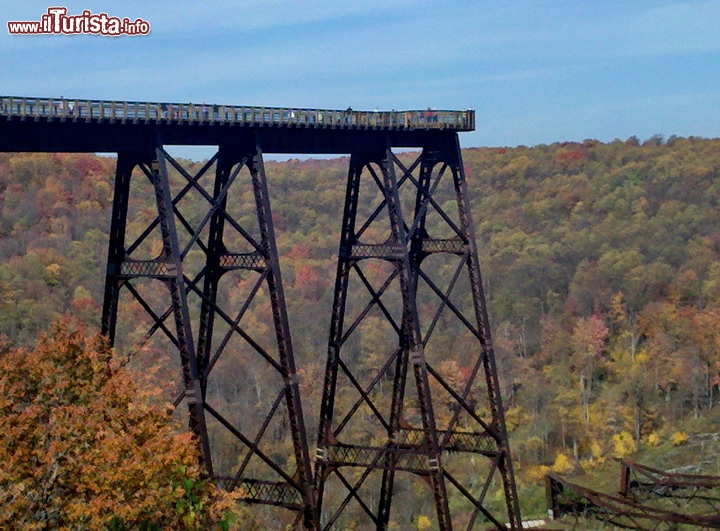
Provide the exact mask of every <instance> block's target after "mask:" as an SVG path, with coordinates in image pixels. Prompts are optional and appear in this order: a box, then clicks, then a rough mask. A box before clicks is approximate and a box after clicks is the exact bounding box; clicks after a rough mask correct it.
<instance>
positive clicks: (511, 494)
mask: <svg viewBox="0 0 720 531" xmlns="http://www.w3.org/2000/svg"><path fill="white" fill-rule="evenodd" d="M438 166H439V167H440V168H441V169H440V170H439V171H438V172H436V173H435V174H434V173H433V170H434V169H435V168H436V167H438ZM448 168H449V169H450V171H451V173H452V179H453V186H454V191H455V197H456V202H457V217H458V221H459V225H458V226H455V224H454V222H453V220H452V219H450V218H449V216H448V215H447V214H446V213H445V212H444V211H443V209H442V207H441V206H440V205H439V204H437V203H435V202H434V200H433V193H434V192H435V190H436V189H437V187H438V185H439V184H440V180H441V179H442V174H443V172H444V171H445V170H446V169H448ZM431 177H435V178H436V183H435V184H433V183H432V181H431ZM433 186H434V187H435V188H433ZM417 188H418V192H417V201H416V211H415V220H414V225H415V226H416V227H417V229H416V231H415V235H414V236H413V253H412V256H413V262H414V267H415V271H416V272H417V273H416V274H423V273H422V270H421V263H422V261H423V260H424V258H425V257H427V256H429V255H430V254H432V253H434V252H445V253H455V254H458V255H460V253H457V252H456V250H455V249H454V247H455V244H454V242H453V241H452V240H453V239H459V240H461V241H462V242H463V243H464V246H465V249H464V251H463V253H462V254H463V255H464V259H465V269H466V271H467V275H468V278H469V284H470V290H471V294H472V306H473V314H474V315H472V316H465V317H467V318H473V317H474V323H473V324H474V325H475V326H476V328H475V330H476V331H477V344H478V347H479V349H480V352H479V356H478V358H479V361H480V362H481V363H482V367H483V372H484V376H485V386H486V389H487V395H488V396H487V404H488V407H489V410H490V411H489V413H490V419H491V421H490V424H489V426H486V429H487V432H488V434H489V435H491V437H492V440H494V441H495V444H494V446H495V449H494V451H493V454H494V457H493V459H495V460H496V461H495V462H496V463H497V467H498V470H499V471H500V476H501V480H502V482H503V489H504V492H505V504H506V507H507V520H508V522H507V524H508V525H509V527H510V528H511V529H521V516H520V506H519V502H518V497H517V490H516V486H515V479H514V473H513V469H512V461H511V457H510V447H509V443H508V435H507V430H506V427H505V415H504V410H503V406H502V395H501V392H500V383H499V381H498V373H497V366H496V363H495V353H494V350H493V344H492V336H491V331H490V324H489V318H488V313H487V304H486V301H485V293H484V289H483V285H482V277H481V272H480V262H479V259H478V251H477V243H476V239H475V226H474V223H473V221H472V216H471V211H470V200H469V194H468V187H467V180H466V178H465V169H464V166H463V164H462V154H461V150H460V144H459V139H458V138H457V135H455V142H454V145H449V146H447V147H445V148H444V149H438V150H430V149H425V150H423V153H422V155H421V178H420V181H419V183H418V186H417ZM431 204H432V207H433V208H435V209H436V211H437V212H438V213H439V214H440V215H441V216H444V217H445V218H446V223H447V225H448V227H449V228H450V229H451V230H452V231H453V232H454V234H453V236H454V238H451V239H449V240H446V241H445V242H442V241H439V240H437V239H433V238H431V237H430V236H429V235H428V232H427V230H426V226H425V221H426V214H427V212H428V207H429V206H430V205H431ZM461 256H462V255H461ZM425 278H427V276H426V277H425ZM428 281H429V279H428ZM441 299H442V303H443V304H444V305H448V304H452V302H451V300H450V298H449V297H448V296H445V297H441ZM438 379H439V380H441V378H440V376H439V375H438ZM466 389H469V386H468V387H467V388H466ZM466 400H467V392H466V393H464V394H463V395H462V396H458V397H457V401H458V404H457V406H458V407H457V408H456V415H455V416H454V419H453V421H454V422H455V421H456V420H457V413H458V412H460V411H461V410H462V409H463V408H464V407H466V404H465V401H466ZM467 405H469V404H467ZM451 436H452V435H451V434H448V437H446V440H449V439H450V437H451ZM459 449H460V450H461V451H462V450H464V451H472V450H471V449H470V448H459ZM478 508H480V507H478Z"/></svg>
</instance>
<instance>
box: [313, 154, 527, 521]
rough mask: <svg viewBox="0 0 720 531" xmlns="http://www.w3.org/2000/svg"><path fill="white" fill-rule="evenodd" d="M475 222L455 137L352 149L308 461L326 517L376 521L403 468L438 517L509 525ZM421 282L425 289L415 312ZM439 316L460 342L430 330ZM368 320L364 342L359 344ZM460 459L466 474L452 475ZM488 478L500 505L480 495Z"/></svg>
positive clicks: (510, 490) (388, 506)
mask: <svg viewBox="0 0 720 531" xmlns="http://www.w3.org/2000/svg"><path fill="white" fill-rule="evenodd" d="M369 197H371V198H374V197H377V198H378V199H377V203H375V204H373V203H372V202H370V207H369V208H368V202H367V199H368V198H369ZM363 199H365V200H366V201H365V208H362V207H361V205H362V204H363V201H362V200H363ZM403 209H406V210H403ZM473 231H474V229H473V224H472V220H471V217H470V213H469V202H468V197H467V185H466V182H465V176H464V172H463V168H462V164H461V159H460V151H459V146H457V144H456V145H455V146H454V149H447V150H443V151H435V150H432V149H425V150H423V152H422V153H421V154H420V155H419V156H418V157H416V158H415V159H414V160H407V161H403V160H401V159H400V158H399V157H398V156H396V155H394V154H393V153H392V152H391V151H390V150H387V151H384V152H378V153H372V154H353V156H352V157H351V160H350V168H349V171H348V180H347V188H346V199H345V211H344V215H343V221H342V230H341V242H340V249H339V252H338V268H337V275H336V283H335V294H334V302H333V310H332V316H331V319H332V322H331V327H330V341H329V345H328V361H327V367H326V373H325V383H324V389H323V401H322V407H321V411H320V426H319V432H318V447H317V454H316V463H315V482H316V485H317V489H318V493H319V499H318V503H319V505H320V508H321V512H322V514H323V516H324V519H323V522H322V524H323V529H328V530H329V529H335V528H336V527H340V528H342V527H343V525H344V524H345V523H346V522H347V520H344V519H343V518H344V517H345V516H346V514H348V513H349V514H354V515H357V514H359V515H360V516H355V518H358V519H359V521H360V522H361V525H362V526H364V527H366V528H376V529H386V528H387V526H388V525H389V522H390V520H391V515H392V507H393V502H394V501H396V500H397V498H398V490H397V483H398V481H399V479H400V478H401V477H402V476H403V475H405V474H408V473H409V474H411V475H412V476H414V477H417V478H422V479H423V482H424V483H426V488H427V492H428V495H427V496H426V497H425V498H422V497H419V496H418V497H416V499H417V500H418V501H416V502H415V503H416V504H424V503H427V510H430V508H431V507H434V512H435V518H436V522H437V526H438V528H439V529H443V530H449V529H478V528H479V526H482V528H487V526H488V525H493V526H494V528H495V529H506V528H511V529H520V526H521V524H520V514H519V507H518V500H517V493H516V488H515V483H514V477H513V472H512V466H511V462H510V453H509V448H508V444H507V434H506V431H505V422H504V417H503V410H502V404H501V399H500V393H499V385H498V381H497V371H496V368H495V364H494V363H495V361H494V353H493V350H492V341H491V337H490V330H489V326H488V320H487V314H486V308H485V301H484V295H483V290H482V282H481V279H480V269H479V266H478V257H477V249H476V247H475V237H474V233H473ZM440 234H442V235H443V236H444V237H442V238H441V237H439V235H440ZM373 240H374V241H373ZM440 264H443V265H444V266H445V267H444V269H445V272H446V275H445V276H444V277H443V276H442V275H438V273H439V271H438V266H439V265H440ZM419 292H422V293H423V294H424V297H425V299H424V300H426V301H427V300H428V299H429V300H433V301H434V303H433V304H428V303H427V302H426V303H425V306H424V307H423V309H422V310H423V311H422V312H421V311H420V309H419V307H418V303H417V296H418V293H419ZM358 301H365V302H363V303H359V302H358ZM444 320H452V321H454V322H455V326H456V328H455V329H454V330H455V332H456V333H458V334H461V333H463V332H464V333H465V334H466V336H467V337H466V340H467V343H466V346H467V348H468V350H467V351H465V352H458V351H452V350H451V349H449V348H448V347H447V345H444V344H441V343H440V344H439V343H437V342H436V340H435V334H436V333H437V334H440V333H442V331H439V330H440V329H441V325H440V323H441V322H443V321H444ZM370 329H372V330H373V331H374V333H375V334H376V339H375V342H373V344H372V345H368V347H367V348H365V349H363V348H362V346H361V351H360V353H358V352H357V346H356V345H357V343H356V341H357V340H358V339H357V337H358V336H360V339H359V341H360V342H361V345H362V342H363V340H365V341H367V339H366V337H367V335H368V334H369V333H370ZM363 331H365V335H363V334H362V332H363ZM445 333H447V330H445ZM371 335H372V334H371ZM367 356H372V357H373V360H374V361H373V362H372V363H370V364H368V360H367ZM453 364H455V365H453ZM452 367H464V368H466V370H467V377H466V379H465V380H464V381H461V382H458V381H457V373H453V372H452V371H451V370H448V369H449V368H452ZM453 378H455V380H453ZM369 434H372V435H373V436H372V437H369V436H368V435H369ZM476 460H477V461H476ZM480 461H482V463H480ZM468 470H474V473H473V474H474V477H473V480H472V483H473V485H468V484H464V482H463V481H464V480H463V481H461V480H460V479H458V478H459V477H465V476H464V473H466V472H467V471H468ZM404 481H406V480H404ZM493 482H499V483H500V484H501V485H502V488H503V492H504V508H503V509H502V510H501V511H498V510H497V509H496V508H494V509H491V508H490V504H489V503H488V500H487V499H486V496H487V494H488V489H489V488H490V485H491V484H492V483H493ZM449 491H452V492H453V494H454V496H455V498H456V499H461V500H462V502H463V503H464V504H465V506H466V507H467V509H466V512H465V514H466V517H465V519H463V518H461V517H460V516H459V515H458V514H456V513H459V512H461V511H460V509H459V508H458V507H455V508H454V509H451V507H450V506H449V504H448V498H449V495H448V492H449ZM338 492H342V493H343V494H342V496H338V495H337V493H338ZM420 500H426V501H420ZM457 505H461V504H457ZM353 509H355V511H356V512H354V513H353V512H352V511H353ZM467 515H469V516H467ZM506 525H507V526H508V527H506Z"/></svg>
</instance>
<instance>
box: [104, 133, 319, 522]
mask: <svg viewBox="0 0 720 531" xmlns="http://www.w3.org/2000/svg"><path fill="white" fill-rule="evenodd" d="M169 167H170V168H172V172H171V171H169ZM213 167H214V168H215V171H214V180H213V179H212V176H213V171H212V169H213ZM135 170H139V171H135ZM143 175H144V177H146V178H147V182H149V185H150V188H151V190H152V193H147V191H146V190H144V189H143V186H142V185H143V182H142V181H143V180H142V179H140V181H141V182H138V178H141V177H142V176H143ZM208 180H212V183H211V186H208V187H207V188H206V187H205V182H206V181H208ZM132 185H135V186H134V187H133V186H132ZM146 186H147V184H146ZM243 186H244V187H245V189H246V190H247V189H248V188H249V190H251V193H252V196H253V198H254V204H253V205H252V207H253V210H252V211H250V212H247V211H244V210H243V209H242V208H241V206H240V205H238V204H237V201H233V198H237V197H240V196H241V195H242V192H241V191H239V190H237V189H238V188H240V187H243ZM231 189H232V192H233V193H232V194H230V191H231ZM172 190H174V193H173V191H172ZM208 190H210V191H208ZM148 197H154V198H155V201H154V202H148V201H147V199H146V198H148ZM144 198H145V199H144ZM135 203H137V205H135ZM240 218H243V219H244V222H243V223H240V222H239V219H240ZM248 218H250V221H247V219H248ZM130 226H132V230H129V227H130ZM130 233H132V234H130ZM157 281H159V282H157ZM221 284H223V285H224V288H225V289H224V290H219V286H220V285H221ZM158 285H161V286H162V285H164V286H165V289H159V290H158V289H157V286H158ZM125 292H126V293H128V294H129V295H130V300H131V303H132V304H131V305H130V306H133V305H134V307H135V308H136V309H139V310H140V311H141V312H144V314H145V315H146V317H147V318H149V319H148V320H149V330H148V332H147V333H146V334H145V336H144V339H143V341H142V343H143V344H144V345H145V350H148V351H150V353H151V354H154V355H155V356H157V357H158V358H160V357H161V355H162V353H163V351H167V350H168V348H169V349H171V350H174V349H177V350H178V351H179V353H180V361H181V366H182V377H183V381H182V383H181V384H179V385H178V386H177V389H176V395H175V405H176V406H178V405H180V404H181V403H182V402H185V403H186V404H187V407H188V410H189V415H190V429H191V431H192V432H193V433H194V435H195V436H196V437H197V441H198V444H199V447H200V454H201V459H202V463H203V466H204V468H205V470H206V471H207V473H208V474H209V475H210V476H212V477H214V478H215V479H216V480H217V481H218V482H219V483H220V484H222V485H223V486H225V487H227V488H230V489H232V488H240V489H241V492H242V499H244V501H247V502H249V503H255V504H260V505H265V506H269V507H270V506H274V507H282V508H284V509H289V510H290V511H291V513H290V514H295V516H294V522H295V525H300V522H303V525H304V526H305V527H306V528H309V529H316V528H317V522H318V513H317V509H316V503H315V498H314V494H313V490H312V487H311V479H312V478H311V474H312V470H311V464H310V458H309V454H308V445H307V440H306V432H305V424H304V419H303V413H302V407H301V403H300V393H299V387H298V379H297V374H296V367H295V360H294V353H293V347H292V341H291V337H290V329H289V324H288V318H287V312H286V306H285V300H284V293H283V288H282V280H281V275H280V267H279V260H278V252H277V247H276V244H275V235H274V229H273V224H272V216H271V211H270V202H269V199H268V190H267V180H266V176H265V170H264V164H263V157H262V151H261V150H260V148H259V147H257V146H253V147H249V148H238V147H225V146H223V147H220V149H219V150H218V152H217V153H216V154H215V156H214V157H213V158H212V159H210V161H208V163H207V164H205V165H204V166H203V167H202V168H200V169H199V170H198V171H197V172H196V173H194V174H191V173H190V172H189V171H188V170H186V169H185V168H183V167H182V165H181V164H180V163H179V162H178V161H176V160H174V159H173V158H172V157H171V156H170V155H168V153H167V152H166V151H165V150H164V149H163V147H162V146H157V147H156V149H155V150H154V152H150V153H120V154H119V155H118V162H117V172H116V182H115V197H114V203H113V213H112V221H111V234H110V243H109V251H108V266H107V274H106V282H105V300H104V304H103V316H102V330H103V333H105V334H106V335H107V336H108V337H109V339H110V341H111V342H113V343H114V342H115V338H116V336H117V335H118V334H117V328H118V312H119V309H120V299H121V295H122V294H123V293H125ZM221 292H222V293H221ZM228 293H230V295H228ZM168 295H169V298H168ZM229 298H231V299H232V300H228V299H229ZM168 299H169V300H168ZM258 313H264V314H265V313H266V314H267V315H268V322H269V323H270V326H268V325H267V324H266V323H265V322H261V321H262V320H261V319H258V316H257V314H258ZM170 316H173V320H174V327H172V326H170V325H169V324H168V323H167V321H168V320H169V319H170ZM157 331H162V332H163V334H156V332H157ZM127 333H128V331H126V334H127ZM129 333H130V334H131V335H132V332H129ZM124 335H125V334H124ZM157 336H161V337H157ZM168 341H169V344H168ZM129 357H130V358H132V357H134V355H133V354H132V353H131V354H130V355H129ZM228 378H235V379H237V382H236V385H237V397H236V398H237V399H238V400H243V399H245V400H249V399H253V400H255V401H256V402H257V404H256V408H255V410H256V414H255V416H253V417H252V418H243V417H242V416H240V415H239V414H238V412H237V411H236V409H235V408H234V407H233V404H231V403H228V402H227V401H225V400H224V399H223V398H222V397H221V396H219V395H218V394H217V393H215V392H214V389H215V388H216V387H218V383H219V382H221V381H223V382H224V383H225V384H227V381H226V380H227V379H228ZM260 384H262V385H260ZM260 387H263V391H262V394H261V392H260V391H259V389H260ZM256 391H257V392H256ZM286 440H287V441H288V442H289V443H290V444H291V446H292V452H293V453H292V455H291V456H290V455H288V456H284V459H278V455H277V452H276V450H275V448H276V447H277V445H278V444H283V441H286ZM281 512H282V513H283V514H282V515H281V516H280V517H279V519H278V520H277V522H278V525H280V523H281V524H282V525H283V526H284V525H285V524H286V523H287V519H286V515H287V514H288V513H287V512H286V511H281ZM271 514H272V511H270V512H268V513H267V515H265V514H264V515H263V518H265V519H270V518H275V517H274V516H270V515H271ZM268 523H269V522H268Z"/></svg>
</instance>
